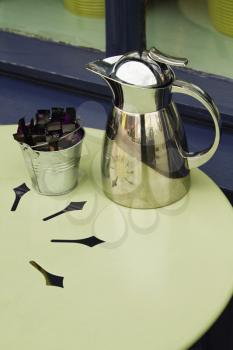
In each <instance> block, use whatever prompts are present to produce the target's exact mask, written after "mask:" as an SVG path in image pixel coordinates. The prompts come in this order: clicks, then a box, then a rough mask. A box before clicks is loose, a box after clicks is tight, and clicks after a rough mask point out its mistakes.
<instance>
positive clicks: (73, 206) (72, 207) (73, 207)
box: [43, 202, 86, 221]
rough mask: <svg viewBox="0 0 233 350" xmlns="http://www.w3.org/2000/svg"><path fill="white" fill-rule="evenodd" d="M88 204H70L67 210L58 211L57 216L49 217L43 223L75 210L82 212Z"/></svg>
mask: <svg viewBox="0 0 233 350" xmlns="http://www.w3.org/2000/svg"><path fill="white" fill-rule="evenodd" d="M85 203H86V202H70V204H69V205H68V206H67V207H66V208H65V209H62V210H60V211H58V212H57V213H55V214H52V215H49V216H47V217H46V218H44V219H43V221H47V220H50V219H53V218H55V217H56V216H58V215H61V214H64V213H67V212H68V211H74V210H82V208H83V207H84V205H85Z"/></svg>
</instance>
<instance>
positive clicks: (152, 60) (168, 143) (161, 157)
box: [87, 48, 220, 208]
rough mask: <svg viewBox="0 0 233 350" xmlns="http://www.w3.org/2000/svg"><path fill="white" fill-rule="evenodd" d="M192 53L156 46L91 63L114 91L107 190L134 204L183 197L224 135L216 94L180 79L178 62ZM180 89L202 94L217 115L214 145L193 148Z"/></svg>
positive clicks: (159, 203) (105, 174)
mask: <svg viewBox="0 0 233 350" xmlns="http://www.w3.org/2000/svg"><path fill="white" fill-rule="evenodd" d="M187 62H188V61H187V59H185V58H182V59H177V58H174V57H167V56H165V55H163V54H162V53H161V52H159V51H158V50H156V49H155V48H152V49H151V50H149V51H147V50H146V51H143V52H142V53H141V54H140V53H138V52H131V53H129V54H126V55H124V56H115V57H111V58H107V59H104V60H99V61H95V62H92V63H89V64H88V65H87V69H89V70H91V71H92V72H94V73H96V74H98V75H100V76H101V77H102V78H103V79H105V81H106V82H107V83H108V85H109V87H110V88H111V90H112V93H113V100H114V106H113V111H112V114H111V115H110V116H109V119H108V122H107V127H106V135H105V141H104V147H103V155H102V180H103V189H104V192H105V194H106V195H107V196H108V197H109V198H110V199H112V200H113V201H114V202H116V203H118V204H121V205H123V206H126V207H130V208H157V207H163V206H166V205H168V204H171V203H173V202H176V201H177V200H179V199H180V198H182V197H183V196H184V195H185V194H186V193H187V192H188V190H189V187H190V176H189V171H190V168H193V167H198V166H200V165H202V164H204V163H205V162H207V161H208V160H209V159H210V158H211V157H212V156H213V154H214V153H215V151H216V149H217V147H218V144H219V140H220V128H219V122H220V116H219V112H218V109H217V107H216V106H215V104H214V102H213V101H212V99H211V98H210V96H209V95H208V94H207V93H206V92H204V91H203V90H201V89H200V88H199V87H197V86H195V85H193V84H189V83H187V82H184V81H179V80H176V79H175V74H174V72H173V70H172V69H171V67H170V66H171V65H172V66H185V65H186V64H187ZM174 93H182V94H187V95H189V96H191V97H194V98H196V99H197V100H198V101H199V102H201V103H202V104H203V105H204V106H205V107H206V108H207V110H208V111H209V113H210V115H211V117H212V118H213V121H214V126H215V139H214V143H213V144H212V145H211V147H209V148H208V149H206V150H204V151H201V152H196V153H190V152H188V147H187V142H186V136H185V132H184V128H183V125H182V121H181V118H180V116H179V113H178V111H177V109H176V106H175V103H174V102H173V100H172V95H173V94H174Z"/></svg>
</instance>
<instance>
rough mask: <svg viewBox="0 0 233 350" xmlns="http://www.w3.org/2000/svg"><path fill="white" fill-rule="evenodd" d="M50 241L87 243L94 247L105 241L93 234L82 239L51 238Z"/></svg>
mask: <svg viewBox="0 0 233 350" xmlns="http://www.w3.org/2000/svg"><path fill="white" fill-rule="evenodd" d="M51 242H52V243H79V244H84V245H87V246H88V247H94V246H96V245H98V244H101V243H105V241H102V239H99V238H97V237H95V236H91V237H88V238H83V239H52V240H51Z"/></svg>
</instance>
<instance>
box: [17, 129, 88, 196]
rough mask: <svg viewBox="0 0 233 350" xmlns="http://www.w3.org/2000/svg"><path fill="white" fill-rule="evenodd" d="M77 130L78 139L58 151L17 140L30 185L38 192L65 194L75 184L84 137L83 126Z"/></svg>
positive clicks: (53, 194)
mask: <svg viewBox="0 0 233 350" xmlns="http://www.w3.org/2000/svg"><path fill="white" fill-rule="evenodd" d="M78 131H79V132H81V139H80V141H79V142H77V143H75V144H74V145H72V146H71V147H69V148H65V149H61V150H58V151H39V150H37V149H36V148H35V147H33V146H32V147H31V146H29V145H27V144H25V143H19V142H18V143H19V145H20V147H21V150H22V153H23V156H24V160H25V164H26V167H27V170H28V172H29V175H30V178H31V181H32V186H33V188H34V189H35V190H36V191H37V192H38V193H40V194H44V195H49V196H56V195H61V194H65V193H67V192H69V191H71V190H72V189H73V188H74V187H75V186H76V184H77V180H78V166H79V162H80V158H81V151H82V141H83V139H84V137H85V131H84V129H83V128H79V129H78ZM75 132H77V130H76V131H75Z"/></svg>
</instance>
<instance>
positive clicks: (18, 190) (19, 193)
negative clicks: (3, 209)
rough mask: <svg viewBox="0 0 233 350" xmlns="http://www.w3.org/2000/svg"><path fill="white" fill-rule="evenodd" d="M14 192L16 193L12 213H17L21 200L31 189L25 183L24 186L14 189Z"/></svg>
mask: <svg viewBox="0 0 233 350" xmlns="http://www.w3.org/2000/svg"><path fill="white" fill-rule="evenodd" d="M13 191H14V192H15V201H14V203H13V205H12V208H11V211H15V210H16V209H17V207H18V204H19V201H20V199H21V198H22V197H23V195H25V193H27V192H28V191H30V188H28V187H27V185H26V184H25V183H23V184H22V185H20V186H18V187H15V188H13Z"/></svg>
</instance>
